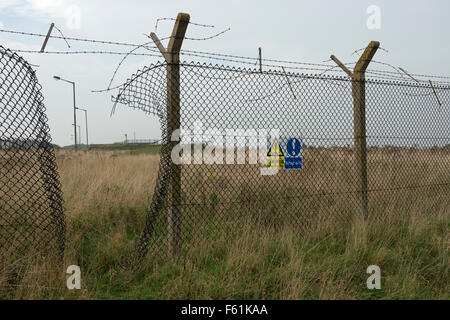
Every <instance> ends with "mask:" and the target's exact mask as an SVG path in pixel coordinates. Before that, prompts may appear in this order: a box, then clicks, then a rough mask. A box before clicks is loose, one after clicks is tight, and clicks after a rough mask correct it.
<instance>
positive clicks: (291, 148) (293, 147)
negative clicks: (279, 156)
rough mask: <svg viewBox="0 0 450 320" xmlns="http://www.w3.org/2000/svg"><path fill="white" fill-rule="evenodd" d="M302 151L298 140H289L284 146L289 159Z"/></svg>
mask: <svg viewBox="0 0 450 320" xmlns="http://www.w3.org/2000/svg"><path fill="white" fill-rule="evenodd" d="M301 150H302V144H301V143H300V140H298V139H296V138H291V139H289V141H288V142H287V144H286V151H287V153H288V154H289V155H290V156H291V157H296V156H298V154H299V153H300V151H301Z"/></svg>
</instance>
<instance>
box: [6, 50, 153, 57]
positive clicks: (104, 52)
mask: <svg viewBox="0 0 450 320" xmlns="http://www.w3.org/2000/svg"><path fill="white" fill-rule="evenodd" d="M11 50H12V51H14V52H21V53H44V54H57V55H72V54H75V55H76V54H111V55H127V54H128V55H132V56H145V57H160V56H161V55H157V54H151V53H135V52H133V53H129V52H118V51H101V50H99V51H96V50H92V51H89V50H87V51H40V50H26V49H11Z"/></svg>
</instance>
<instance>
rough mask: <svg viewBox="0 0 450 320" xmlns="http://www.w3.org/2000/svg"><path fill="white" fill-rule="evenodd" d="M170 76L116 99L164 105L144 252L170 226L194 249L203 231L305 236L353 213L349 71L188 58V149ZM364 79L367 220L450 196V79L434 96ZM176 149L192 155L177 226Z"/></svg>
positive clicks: (162, 69) (187, 157)
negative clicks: (173, 209) (171, 105)
mask: <svg viewBox="0 0 450 320" xmlns="http://www.w3.org/2000/svg"><path fill="white" fill-rule="evenodd" d="M170 79H171V77H168V75H167V74H166V65H165V64H156V65H152V66H150V67H146V68H144V69H143V70H140V71H139V72H137V73H136V74H135V75H133V76H132V77H131V78H130V79H129V80H128V81H127V82H126V83H125V84H124V85H123V86H122V87H121V88H120V90H119V93H118V95H117V96H116V97H114V98H113V101H115V102H116V103H122V104H126V105H128V106H130V107H132V108H136V109H141V110H143V111H145V112H147V113H149V114H154V115H157V116H158V117H159V118H160V121H161V129H162V132H163V138H162V142H161V144H162V148H161V150H162V151H161V160H160V168H159V176H158V181H157V185H156V189H155V193H154V195H153V201H152V204H151V208H150V211H149V215H148V219H147V224H146V226H145V229H144V231H143V233H142V236H141V240H140V243H139V246H138V252H139V255H140V256H141V257H142V256H143V255H145V254H146V252H147V251H148V250H150V251H151V252H152V253H153V254H158V253H161V252H164V251H165V250H166V249H167V246H168V240H167V238H168V236H169V233H170V232H179V233H180V241H181V242H182V245H183V248H184V250H188V249H189V247H190V245H191V244H194V243H196V242H198V241H200V240H201V239H205V238H206V239H211V238H217V237H225V238H226V239H227V240H228V239H229V237H230V238H231V237H233V234H236V232H242V230H243V229H242V228H240V226H242V225H244V224H246V225H247V226H248V225H251V226H254V227H255V228H264V229H265V230H273V231H279V230H286V229H287V228H288V229H292V230H293V231H294V232H297V233H299V234H301V233H303V232H305V231H307V230H314V229H315V228H318V227H320V226H321V225H323V224H331V225H336V226H338V225H340V224H345V223H348V222H349V221H350V220H351V219H352V218H353V216H354V214H355V197H356V194H357V191H358V190H357V189H356V187H355V179H356V178H357V177H355V159H354V158H355V157H354V151H353V147H354V135H353V134H354V131H353V97H352V81H351V80H350V79H347V78H340V77H329V76H324V75H305V74H296V73H285V72H282V71H265V72H259V71H256V70H253V69H239V68H233V67H224V66H217V65H215V66H213V65H207V64H199V63H182V64H180V92H179V94H180V118H179V119H180V120H179V121H180V122H179V123H176V124H175V126H179V127H180V128H181V133H180V135H181V138H180V139H181V140H180V141H181V142H180V143H181V144H180V145H179V146H178V147H180V148H181V147H183V149H182V151H181V152H180V153H179V151H180V150H179V149H180V148H178V149H176V150H174V152H172V150H171V148H169V145H170V144H169V142H170V139H169V138H170V137H169V136H168V131H167V130H168V129H167V128H168V127H170V124H169V123H168V120H167V119H172V120H170V121H176V117H175V118H174V117H171V115H170V114H169V115H168V114H167V110H171V109H167V106H166V105H167V101H170V100H168V99H167V98H168V97H167V93H166V92H167V81H171V80H170ZM172 85H173V84H172ZM365 87H366V90H365V92H366V122H367V124H366V128H367V131H366V139H367V167H368V170H367V172H368V193H369V202H368V204H369V219H376V217H377V215H379V214H380V212H389V213H390V214H393V215H394V214H395V215H398V216H399V217H403V216H406V215H408V214H409V212H410V211H411V210H413V209H414V206H419V205H420V202H421V201H424V200H425V199H429V198H433V199H437V200H436V201H435V202H439V201H440V203H441V204H442V201H444V203H448V202H449V198H448V194H449V191H450V188H449V187H450V166H449V163H450V126H449V120H450V109H449V103H450V86H449V85H448V84H445V83H440V84H436V85H435V90H436V94H437V96H436V95H435V94H434V93H433V90H432V88H431V86H430V85H429V84H427V83H410V82H394V81H386V80H366V85H365ZM438 99H439V102H438ZM173 119H175V120H173ZM169 133H171V132H169ZM174 138H176V136H174ZM293 138H294V140H292V139H293ZM357 138H358V137H357ZM175 140H176V139H175ZM297 141H298V142H297ZM299 142H300V144H301V149H300V148H299V147H298V144H299ZM177 143H178V142H177ZM277 143H278V145H279V148H277V146H276V144H277ZM274 145H275V147H274ZM280 149H281V153H280ZM256 150H257V151H256ZM269 151H272V152H275V153H277V152H278V153H279V155H280V157H282V160H283V161H284V164H283V163H282V161H281V160H280V158H278V159H275V161H273V159H272V158H271V156H270V154H269V153H268V152H269ZM172 153H173V154H174V155H176V154H181V155H182V156H183V157H182V162H181V164H180V165H179V166H178V167H179V168H181V186H180V187H181V199H180V201H179V203H178V204H177V203H175V204H172V205H176V206H178V207H179V215H180V216H179V224H178V225H177V224H175V225H174V224H173V221H170V219H173V217H171V216H170V208H168V205H167V203H168V201H167V200H168V195H170V187H171V184H172V183H171V182H170V179H169V178H170V176H171V172H170V170H171V168H172V169H173V168H174V166H173V165H172V158H173V157H172ZM255 154H256V155H255ZM271 154H272V155H273V153H271ZM255 157H256V159H257V162H256V163H255V161H254V160H255ZM288 158H291V159H288ZM292 158H297V160H296V159H292ZM298 158H301V160H298ZM271 159H272V160H271ZM288 160H290V161H291V163H292V161H294V163H297V164H298V163H299V161H301V162H302V167H301V169H299V168H298V165H297V168H294V169H285V168H282V169H281V167H283V165H284V166H285V167H286V164H287V162H288ZM252 161H253V162H252ZM277 161H278V162H277ZM295 161H297V162H295ZM278 165H280V170H276V169H274V168H273V167H276V166H278ZM267 167H270V168H267ZM294 167H296V166H294ZM264 168H266V169H264ZM262 169H263V170H262ZM172 182H173V181H172ZM400 198H401V199H402V200H401V201H400V200H399V199H400ZM169 199H170V198H169ZM435 202H429V204H430V205H432V203H435ZM168 219H169V222H168ZM168 223H169V225H170V224H172V227H171V228H175V229H176V230H170V228H169V229H168ZM168 230H169V231H168ZM239 230H240V231H239Z"/></svg>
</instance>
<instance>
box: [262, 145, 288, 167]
mask: <svg viewBox="0 0 450 320" xmlns="http://www.w3.org/2000/svg"><path fill="white" fill-rule="evenodd" d="M266 167H267V168H271V169H283V168H284V154H283V150H281V147H280V144H279V143H278V140H277V139H275V140H274V141H273V143H272V146H271V147H270V149H269V152H267V163H266Z"/></svg>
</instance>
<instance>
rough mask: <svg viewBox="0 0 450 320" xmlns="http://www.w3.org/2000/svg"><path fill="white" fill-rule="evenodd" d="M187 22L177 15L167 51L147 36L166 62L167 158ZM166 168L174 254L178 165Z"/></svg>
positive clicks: (176, 246)
mask: <svg viewBox="0 0 450 320" xmlns="http://www.w3.org/2000/svg"><path fill="white" fill-rule="evenodd" d="M189 19H190V16H189V14H187V13H179V14H178V16H177V19H176V21H175V25H174V27H173V30H172V35H171V37H170V40H169V44H168V46H167V49H164V47H163V45H162V44H161V42H160V41H159V39H158V37H157V36H156V34H154V33H151V35H150V37H151V38H152V39H153V41H154V42H155V44H156V46H157V47H158V49H159V50H160V51H161V54H162V55H163V57H164V59H165V60H166V62H167V70H166V71H167V137H168V139H169V142H168V144H169V155H168V156H169V159H170V152H172V150H173V148H174V147H175V145H176V144H177V141H172V139H171V138H172V134H173V132H175V131H176V130H179V129H180V49H181V45H182V44H183V39H184V35H185V33H186V29H187V26H188V24H189ZM169 167H170V169H169V170H170V176H169V177H170V178H169V179H170V181H169V192H168V217H167V225H168V245H169V246H168V249H169V253H170V254H172V255H175V254H177V253H179V252H180V250H181V213H180V212H181V210H180V204H181V166H180V165H179V164H178V165H177V164H175V163H173V161H170V166H169Z"/></svg>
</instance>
